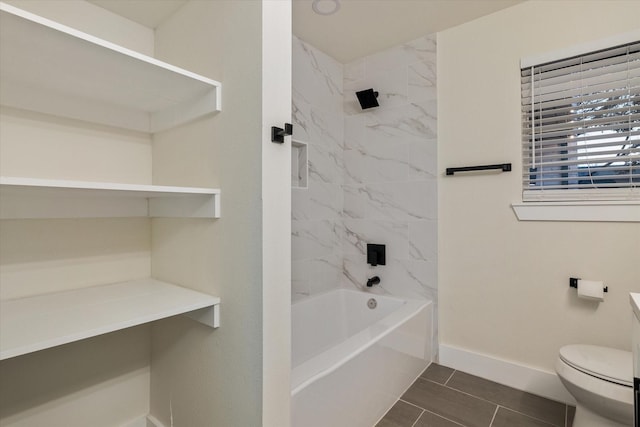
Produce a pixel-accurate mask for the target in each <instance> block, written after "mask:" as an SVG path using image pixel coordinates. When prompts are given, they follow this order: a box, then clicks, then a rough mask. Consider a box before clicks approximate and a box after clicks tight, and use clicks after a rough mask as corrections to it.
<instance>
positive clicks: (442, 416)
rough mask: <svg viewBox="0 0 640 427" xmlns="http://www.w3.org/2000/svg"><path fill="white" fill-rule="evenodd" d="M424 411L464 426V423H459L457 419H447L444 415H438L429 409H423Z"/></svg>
mask: <svg viewBox="0 0 640 427" xmlns="http://www.w3.org/2000/svg"><path fill="white" fill-rule="evenodd" d="M424 412H428V413H430V414H431V415H435V416H437V417H440V418H442V419H443V420H447V421H450V422H452V423H454V424H457V425H459V426H460V427H465V425H464V424H460V423H459V422H457V421H453V420H451V419H449V418H447V417H445V416H444V415H440V414H437V413H435V412H431V411H429V410H427V409H425V410H424ZM420 416H422V414H420Z"/></svg>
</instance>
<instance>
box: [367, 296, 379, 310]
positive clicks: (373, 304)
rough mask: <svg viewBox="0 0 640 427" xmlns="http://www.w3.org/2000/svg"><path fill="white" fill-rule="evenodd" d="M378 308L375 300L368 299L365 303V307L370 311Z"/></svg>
mask: <svg viewBox="0 0 640 427" xmlns="http://www.w3.org/2000/svg"><path fill="white" fill-rule="evenodd" d="M377 306H378V301H376V299H375V298H370V299H369V301H367V307H369V308H370V309H372V310H373V309H374V308H376V307H377Z"/></svg>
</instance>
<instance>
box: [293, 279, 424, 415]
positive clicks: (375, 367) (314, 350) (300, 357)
mask: <svg viewBox="0 0 640 427" xmlns="http://www.w3.org/2000/svg"><path fill="white" fill-rule="evenodd" d="M371 298H374V299H375V300H376V302H377V307H376V308H374V309H370V308H369V307H368V305H367V301H368V300H369V299H371ZM291 311H292V366H293V371H292V378H291V382H292V384H291V398H292V401H291V411H292V426H293V427H328V426H331V427H342V426H344V427H372V426H373V425H375V424H376V422H377V421H378V420H379V419H380V418H381V417H382V416H383V415H384V414H385V413H386V412H387V411H388V410H389V408H391V406H392V405H393V404H394V403H395V401H396V400H397V399H398V398H399V397H400V395H401V394H402V393H403V392H404V391H405V390H406V389H407V388H408V387H409V385H411V383H412V382H413V381H414V380H415V379H416V378H417V377H418V376H419V375H420V373H422V371H423V370H424V369H425V368H426V367H427V366H428V365H429V363H430V362H431V354H432V352H431V335H432V330H431V325H432V304H431V302H430V301H415V300H402V299H398V298H391V297H386V296H380V295H374V294H370V293H365V292H357V291H351V290H347V289H337V290H333V291H330V292H328V293H324V294H320V295H315V296H312V297H309V298H305V299H303V300H300V301H297V302H295V303H294V304H293V306H292V310H291Z"/></svg>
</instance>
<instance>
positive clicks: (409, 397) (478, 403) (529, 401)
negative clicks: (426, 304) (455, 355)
mask: <svg viewBox="0 0 640 427" xmlns="http://www.w3.org/2000/svg"><path fill="white" fill-rule="evenodd" d="M574 413H575V408H574V407H573V406H568V405H565V404H564V403H559V402H555V401H553V400H549V399H545V398H544V397H540V396H536V395H533V394H530V393H526V392H523V391H520V390H516V389H514V388H511V387H507V386H504V385H501V384H497V383H494V382H492V381H488V380H485V379H483V378H479V377H476V376H473V375H469V374H466V373H464V372H460V371H456V370H453V369H451V368H447V367H445V366H441V365H438V364H435V363H432V364H431V365H430V366H429V367H428V368H427V369H426V370H425V371H424V372H423V373H422V375H420V378H418V379H417V380H416V381H415V382H414V383H413V385H411V387H410V388H409V389H408V390H407V391H406V393H405V394H404V395H402V397H401V398H400V400H398V402H397V403H396V404H395V405H394V406H393V408H391V409H390V410H389V412H387V414H386V415H385V416H384V418H383V419H382V420H380V422H379V423H378V424H377V426H376V427H460V426H463V427H550V426H556V427H571V426H572V424H573V415H574Z"/></svg>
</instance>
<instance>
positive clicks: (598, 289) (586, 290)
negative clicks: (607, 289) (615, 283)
mask: <svg viewBox="0 0 640 427" xmlns="http://www.w3.org/2000/svg"><path fill="white" fill-rule="evenodd" d="M578 298H584V299H588V300H591V301H604V283H602V282H600V281H597V280H582V279H580V280H578Z"/></svg>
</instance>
